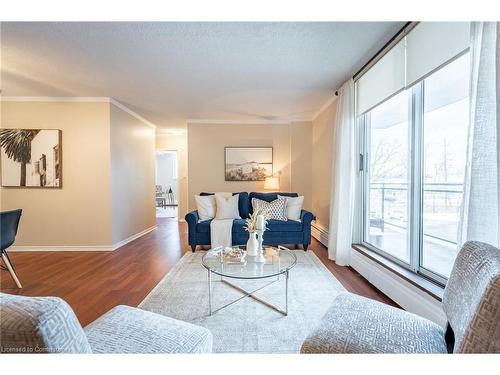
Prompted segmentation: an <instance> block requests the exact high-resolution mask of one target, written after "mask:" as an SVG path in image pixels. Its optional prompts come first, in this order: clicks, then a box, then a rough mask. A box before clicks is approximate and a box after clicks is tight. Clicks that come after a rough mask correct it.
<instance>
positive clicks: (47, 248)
mask: <svg viewBox="0 0 500 375" xmlns="http://www.w3.org/2000/svg"><path fill="white" fill-rule="evenodd" d="M155 229H156V225H154V226H152V227H150V228H147V229H145V230H143V231H141V232H139V233H136V234H134V235H132V236H130V237H128V238H126V239H124V240H122V241H120V242H117V243H115V244H113V245H111V246H109V245H90V246H89V245H87V246H11V247H9V251H12V252H28V251H114V250H116V249H118V248H120V247H122V246H124V245H126V244H128V243H129V242H132V241H133V240H135V239H137V238H139V237H142V236H144V235H145V234H147V233H149V232H151V231H153V230H155Z"/></svg>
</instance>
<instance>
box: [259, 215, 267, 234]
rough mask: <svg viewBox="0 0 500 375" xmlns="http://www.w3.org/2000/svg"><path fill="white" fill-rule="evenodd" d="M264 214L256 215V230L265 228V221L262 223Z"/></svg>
mask: <svg viewBox="0 0 500 375" xmlns="http://www.w3.org/2000/svg"><path fill="white" fill-rule="evenodd" d="M264 221H265V220H264V215H258V216H257V229H258V230H264V229H265V226H266V225H265V223H264Z"/></svg>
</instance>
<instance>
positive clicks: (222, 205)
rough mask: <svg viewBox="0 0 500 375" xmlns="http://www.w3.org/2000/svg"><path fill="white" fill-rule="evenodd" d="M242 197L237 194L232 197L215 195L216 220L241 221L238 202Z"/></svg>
mask: <svg viewBox="0 0 500 375" xmlns="http://www.w3.org/2000/svg"><path fill="white" fill-rule="evenodd" d="M239 198H240V195H239V194H235V195H232V196H230V197H225V196H222V195H220V194H215V202H216V204H217V213H216V214H215V218H216V219H219V220H221V219H241V217H240V213H239V211H238V201H239Z"/></svg>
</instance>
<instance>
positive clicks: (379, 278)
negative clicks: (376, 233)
mask: <svg viewBox="0 0 500 375" xmlns="http://www.w3.org/2000/svg"><path fill="white" fill-rule="evenodd" d="M351 267H352V268H354V269H355V270H356V271H358V272H359V273H360V274H361V275H362V276H363V277H364V278H365V279H367V280H368V281H369V282H370V283H371V284H373V285H374V286H375V287H376V288H377V289H379V290H380V291H381V292H382V293H384V294H385V295H387V296H388V297H389V298H391V299H392V300H393V301H395V302H396V303H397V304H398V305H399V306H401V307H402V308H404V309H405V310H406V311H409V312H412V313H414V314H417V315H420V316H423V317H424V318H427V319H429V320H432V321H433V322H435V323H437V324H439V325H441V326H443V327H444V326H445V325H446V316H445V314H444V312H443V308H442V304H441V302H439V301H438V300H437V299H435V298H434V297H432V296H430V295H429V294H428V293H426V292H424V291H422V290H420V289H419V288H417V287H415V286H414V285H412V284H410V283H409V282H407V281H406V280H404V279H402V278H401V277H399V276H398V275H396V274H395V273H393V272H390V271H389V270H387V269H386V268H384V267H383V266H381V265H380V264H378V263H377V262H374V261H373V260H371V259H369V258H368V257H366V256H364V255H363V254H361V253H359V252H358V251H356V250H351Z"/></svg>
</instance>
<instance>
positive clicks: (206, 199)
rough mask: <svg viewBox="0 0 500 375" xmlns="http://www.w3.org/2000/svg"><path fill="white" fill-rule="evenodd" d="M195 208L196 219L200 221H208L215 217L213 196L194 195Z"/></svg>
mask: <svg viewBox="0 0 500 375" xmlns="http://www.w3.org/2000/svg"><path fill="white" fill-rule="evenodd" d="M194 199H195V200H196V208H197V209H198V217H199V218H200V220H201V221H205V220H210V219H213V218H214V217H215V212H216V210H217V205H216V203H215V196H214V195H195V196H194Z"/></svg>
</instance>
